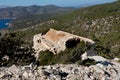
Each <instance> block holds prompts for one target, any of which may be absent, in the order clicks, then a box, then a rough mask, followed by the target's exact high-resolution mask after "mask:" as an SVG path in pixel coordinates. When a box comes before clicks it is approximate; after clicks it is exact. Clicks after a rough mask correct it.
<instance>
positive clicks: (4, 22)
mask: <svg viewBox="0 0 120 80" xmlns="http://www.w3.org/2000/svg"><path fill="white" fill-rule="evenodd" d="M11 21H12V19H0V29H5V28H7V27H8V25H7V23H10V22H11Z"/></svg>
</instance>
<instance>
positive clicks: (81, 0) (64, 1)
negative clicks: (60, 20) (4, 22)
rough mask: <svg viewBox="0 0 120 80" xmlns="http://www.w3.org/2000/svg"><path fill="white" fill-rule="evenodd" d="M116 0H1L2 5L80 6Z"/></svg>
mask: <svg viewBox="0 0 120 80" xmlns="http://www.w3.org/2000/svg"><path fill="white" fill-rule="evenodd" d="M112 1H115V0H0V5H5V6H28V5H41V6H42V5H50V4H54V5H58V6H80V5H86V4H88V5H89V4H98V3H106V2H112Z"/></svg>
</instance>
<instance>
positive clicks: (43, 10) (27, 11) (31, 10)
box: [0, 5, 74, 19]
mask: <svg viewBox="0 0 120 80" xmlns="http://www.w3.org/2000/svg"><path fill="white" fill-rule="evenodd" d="M72 10H74V8H69V7H58V6H55V5H46V6H38V5H33V6H27V7H22V6H17V7H7V8H0V19H3V18H18V17H23V16H29V15H38V14H49V13H51V14H52V13H54V14H62V13H67V12H70V11H72Z"/></svg>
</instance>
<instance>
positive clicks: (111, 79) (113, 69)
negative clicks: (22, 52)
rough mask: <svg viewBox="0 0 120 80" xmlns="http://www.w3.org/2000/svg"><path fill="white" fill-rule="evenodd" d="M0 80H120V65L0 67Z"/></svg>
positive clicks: (108, 62) (114, 63) (109, 63)
mask: <svg viewBox="0 0 120 80" xmlns="http://www.w3.org/2000/svg"><path fill="white" fill-rule="evenodd" d="M0 80H120V63H118V62H115V61H101V62H99V63H97V64H96V65H91V66H82V65H77V64H66V65H63V64H56V65H48V66H38V67H36V66H31V65H29V66H16V65H12V66H11V67H0Z"/></svg>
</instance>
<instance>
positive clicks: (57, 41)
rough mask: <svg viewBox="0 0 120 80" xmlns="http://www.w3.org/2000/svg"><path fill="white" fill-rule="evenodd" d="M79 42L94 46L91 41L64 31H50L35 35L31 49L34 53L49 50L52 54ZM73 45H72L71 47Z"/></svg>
mask: <svg viewBox="0 0 120 80" xmlns="http://www.w3.org/2000/svg"><path fill="white" fill-rule="evenodd" d="M79 41H85V42H89V43H92V44H94V43H95V42H94V41H93V40H91V39H88V38H84V37H80V36H77V35H73V34H70V33H67V32H64V31H57V30H54V29H50V30H49V31H48V32H47V33H46V34H45V35H41V34H36V35H35V36H34V37H33V48H34V49H35V51H36V53H39V52H40V51H45V50H49V51H51V52H53V53H54V54H57V53H59V52H60V51H64V50H65V49H66V47H73V46H75V44H77V43H78V42H79ZM72 44H74V45H72Z"/></svg>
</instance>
